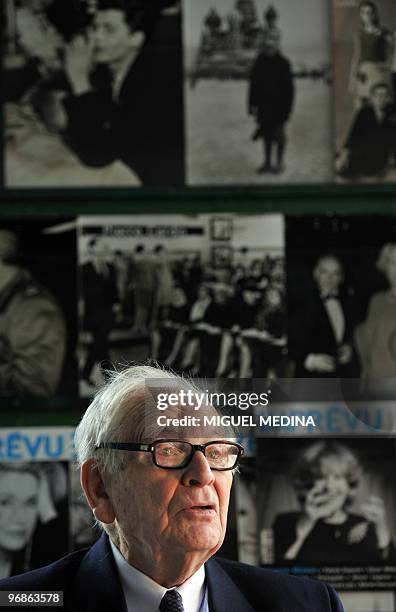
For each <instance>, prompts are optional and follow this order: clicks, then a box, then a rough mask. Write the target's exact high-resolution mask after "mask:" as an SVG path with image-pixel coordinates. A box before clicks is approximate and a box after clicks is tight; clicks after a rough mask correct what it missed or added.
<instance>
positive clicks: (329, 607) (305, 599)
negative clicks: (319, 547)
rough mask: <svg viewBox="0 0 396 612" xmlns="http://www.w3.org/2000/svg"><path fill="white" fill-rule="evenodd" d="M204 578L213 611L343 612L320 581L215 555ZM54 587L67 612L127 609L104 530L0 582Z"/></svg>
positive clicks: (120, 611)
mask: <svg viewBox="0 0 396 612" xmlns="http://www.w3.org/2000/svg"><path fill="white" fill-rule="evenodd" d="M206 577H207V584H208V591H209V609H210V612H255V611H257V612H343V608H342V605H341V603H340V601H339V599H338V597H337V595H336V593H335V591H334V590H333V589H332V588H331V587H329V586H327V585H326V584H324V583H321V582H316V581H313V580H306V579H304V578H295V577H290V576H285V575H283V574H281V573H277V572H271V571H268V570H264V569H259V568H255V567H250V566H248V565H242V564H239V563H235V562H232V561H225V560H214V559H210V560H209V561H208V562H207V563H206ZM50 589H51V590H63V592H64V607H63V608H62V609H63V610H64V612H101V611H102V610H103V612H126V605H125V600H124V596H123V592H122V588H121V584H120V581H119V579H118V575H117V571H116V567H115V562H114V559H113V555H112V553H111V549H110V545H109V541H108V538H107V536H106V535H105V534H103V535H102V537H101V538H100V539H99V540H98V542H96V544H94V546H92V548H90V549H89V550H88V551H87V550H82V551H78V552H76V553H73V554H71V555H69V556H67V557H64V558H63V559H61V560H60V561H57V562H56V563H53V564H52V565H48V566H47V567H43V568H41V569H39V570H35V571H33V572H28V573H27V574H21V575H20V576H14V577H13V578H7V579H5V580H0V590H2V591H5V590H44V591H45V590H50ZM46 610H59V608H55V607H54V608H46ZM136 612H139V610H136Z"/></svg>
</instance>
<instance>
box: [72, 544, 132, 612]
mask: <svg viewBox="0 0 396 612" xmlns="http://www.w3.org/2000/svg"><path fill="white" fill-rule="evenodd" d="M66 603H67V608H66V609H67V610H73V612H97V611H98V610H106V612H126V610H127V608H126V603H125V598H124V593H123V591H122V587H121V583H120V580H119V577H118V574H117V569H116V567H115V561H114V558H113V554H112V552H111V548H110V544H109V541H108V538H107V535H106V534H104V533H103V534H102V536H101V537H100V538H99V540H98V541H97V542H96V544H94V546H93V547H92V548H91V549H90V550H89V551H88V553H87V554H86V555H85V557H84V559H83V561H82V563H81V565H80V567H79V570H78V572H77V575H76V578H75V581H74V584H73V587H72V591H71V595H70V599H69V600H68V601H67V602H66Z"/></svg>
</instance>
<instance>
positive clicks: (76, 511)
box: [70, 464, 101, 551]
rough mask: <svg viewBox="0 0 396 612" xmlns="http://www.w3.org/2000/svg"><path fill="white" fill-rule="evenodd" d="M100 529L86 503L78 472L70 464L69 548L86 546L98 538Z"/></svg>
mask: <svg viewBox="0 0 396 612" xmlns="http://www.w3.org/2000/svg"><path fill="white" fill-rule="evenodd" d="M100 534H101V529H100V527H98V526H97V525H95V518H94V515H93V514H92V510H91V508H90V507H89V505H88V502H87V500H86V498H85V495H84V493H83V490H82V488H81V484H80V472H79V470H78V469H77V468H76V465H74V464H70V540H71V541H70V545H71V550H73V551H74V550H79V549H80V548H87V547H89V546H92V544H93V543H94V542H95V541H96V540H97V539H98V538H99V536H100Z"/></svg>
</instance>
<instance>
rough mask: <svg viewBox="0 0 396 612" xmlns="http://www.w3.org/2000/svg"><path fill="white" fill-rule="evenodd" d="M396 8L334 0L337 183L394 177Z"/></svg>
mask: <svg viewBox="0 0 396 612" xmlns="http://www.w3.org/2000/svg"><path fill="white" fill-rule="evenodd" d="M395 32H396V5H395V3H394V2H393V0H374V1H373V2H371V1H370V2H366V1H365V0H363V1H360V0H350V1H348V2H345V1H344V0H333V57H334V102H335V143H334V144H335V149H336V156H335V170H336V175H337V180H338V181H339V182H344V183H345V182H379V183H381V182H385V181H394V180H395V179H396V165H395V151H396V98H395V92H396V90H395V86H396V38H395Z"/></svg>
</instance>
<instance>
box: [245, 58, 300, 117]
mask: <svg viewBox="0 0 396 612" xmlns="http://www.w3.org/2000/svg"><path fill="white" fill-rule="evenodd" d="M293 100H294V84H293V75H292V72H291V68H290V63H289V62H288V60H287V59H286V58H285V57H283V56H282V55H279V54H278V53H277V54H276V55H273V56H271V57H268V56H266V55H264V54H260V55H259V56H258V57H257V59H256V61H255V62H254V64H253V68H252V71H251V74H250V85H249V94H248V104H249V109H251V108H252V107H256V108H257V120H258V122H259V123H260V124H264V125H265V124H271V125H276V124H278V123H284V122H285V121H287V120H288V118H289V115H290V113H291V110H292V106H293Z"/></svg>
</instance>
